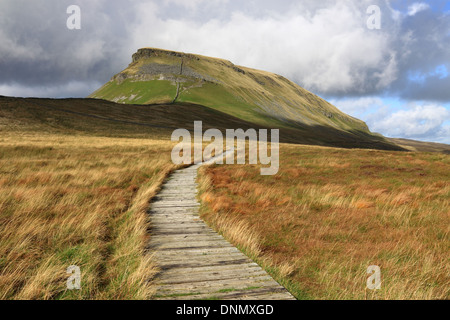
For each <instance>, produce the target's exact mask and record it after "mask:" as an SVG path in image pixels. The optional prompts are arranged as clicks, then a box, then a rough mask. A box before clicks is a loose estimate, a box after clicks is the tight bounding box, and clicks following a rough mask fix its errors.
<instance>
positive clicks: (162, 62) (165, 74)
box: [112, 48, 231, 84]
mask: <svg viewBox="0 0 450 320" xmlns="http://www.w3.org/2000/svg"><path fill="white" fill-rule="evenodd" d="M204 58H205V59H207V57H204ZM200 60H201V57H200V56H197V55H193V54H188V53H183V52H176V51H169V50H162V49H154V48H143V49H139V50H138V51H137V52H136V53H134V54H133V56H132V62H131V64H130V65H129V66H128V68H127V69H126V70H124V71H123V72H121V73H119V74H117V75H115V76H114V77H113V78H112V80H113V81H116V82H118V83H119V84H120V83H121V82H123V81H124V80H126V79H132V80H137V81H149V80H156V79H157V80H169V81H172V82H186V81H188V80H189V79H191V80H192V79H195V80H200V81H208V82H215V83H220V81H218V80H217V79H214V78H213V77H210V76H208V75H207V74H201V73H198V72H196V71H195V70H193V69H192V68H190V67H189V66H187V65H186V64H187V62H188V61H200ZM224 61H225V60H224ZM229 63H230V64H231V62H229Z"/></svg>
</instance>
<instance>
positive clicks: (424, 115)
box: [369, 105, 450, 143]
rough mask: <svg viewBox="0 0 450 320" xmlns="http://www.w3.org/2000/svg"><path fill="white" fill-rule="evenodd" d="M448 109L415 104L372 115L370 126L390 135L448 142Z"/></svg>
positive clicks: (449, 141) (449, 138)
mask: <svg viewBox="0 0 450 320" xmlns="http://www.w3.org/2000/svg"><path fill="white" fill-rule="evenodd" d="M448 120H450V111H449V110H447V109H446V108H445V107H443V106H439V105H415V106H413V107H412V108H411V109H406V110H399V111H396V112H392V113H389V114H384V115H382V114H381V113H380V114H378V115H377V116H375V117H372V119H371V121H370V122H369V125H370V128H371V129H372V130H374V131H377V132H381V133H383V134H385V135H387V136H390V137H404V138H413V139H425V140H430V141H433V140H434V141H442V142H446V143H450V126H449V125H446V124H445V122H446V121H448Z"/></svg>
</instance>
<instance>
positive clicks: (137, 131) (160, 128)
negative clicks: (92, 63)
mask: <svg viewBox="0 0 450 320" xmlns="http://www.w3.org/2000/svg"><path fill="white" fill-rule="evenodd" d="M196 120H200V121H202V122H203V129H204V130H206V129H209V128H217V129H219V130H221V131H222V132H225V129H237V128H242V129H244V130H246V129H248V128H255V129H259V128H271V127H276V126H275V125H273V126H270V127H267V126H262V125H259V124H255V123H252V122H249V121H245V120H243V119H240V118H237V117H234V116H231V115H229V114H227V113H223V112H221V111H219V110H215V109H211V108H207V107H204V106H201V105H196V104H191V103H186V102H184V103H181V102H177V103H175V104H160V105H125V106H124V105H123V104H118V103H114V102H110V101H105V100H99V99H35V98H11V97H0V132H1V131H2V130H7V131H9V130H13V129H14V128H20V129H21V130H23V129H24V128H26V129H27V130H29V131H30V130H32V131H35V132H40V133H41V132H43V131H51V132H57V133H61V134H83V135H86V134H89V135H93V134H94V135H96V136H108V137H136V138H162V139H170V136H171V133H172V132H173V130H174V129H177V128H186V129H188V130H192V129H193V125H194V121H196ZM280 141H282V142H287V143H296V144H309V145H326V146H335V147H345V148H371V149H389V150H401V148H400V147H398V146H396V145H395V144H393V143H388V142H386V141H385V139H384V138H382V137H377V136H372V135H370V134H369V133H366V132H362V131H358V132H347V131H342V130H338V129H336V128H333V127H330V126H320V125H316V126H306V125H303V126H298V127H297V128H293V127H287V128H285V127H282V128H281V129H280Z"/></svg>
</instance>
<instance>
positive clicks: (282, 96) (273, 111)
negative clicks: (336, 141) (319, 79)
mask: <svg viewBox="0 0 450 320" xmlns="http://www.w3.org/2000/svg"><path fill="white" fill-rule="evenodd" d="M90 97H93V98H102V99H106V100H111V101H114V102H119V103H130V104H155V103H174V102H189V103H195V104H200V105H203V106H206V107H209V108H213V109H217V110H220V111H222V112H225V113H228V114H230V115H232V116H235V117H238V118H241V119H244V120H246V121H252V122H255V123H257V124H260V125H266V126H272V127H273V126H276V127H305V126H309V127H310V126H328V127H333V128H334V129H338V130H342V131H346V132H353V131H359V132H363V133H364V134H371V133H370V132H369V130H368V128H367V126H366V124H365V123H364V122H362V121H361V120H358V119H356V118H353V117H351V116H349V115H347V114H345V113H343V112H341V111H340V110H338V109H337V108H336V107H334V106H333V105H331V104H330V103H328V102H327V101H325V100H323V99H322V98H320V97H318V96H316V95H315V94H313V93H311V92H309V91H307V90H305V89H303V88H302V87H300V86H299V85H297V84H295V83H293V82H291V81H289V80H288V79H286V78H284V77H282V76H280V75H277V74H274V73H270V72H267V71H262V70H256V69H251V68H246V67H242V66H236V65H234V64H233V63H232V62H230V61H228V60H224V59H219V58H212V57H206V56H201V55H197V54H192V53H184V52H177V51H171V50H164V49H158V48H141V49H139V50H138V51H137V52H136V53H134V54H133V56H132V62H131V63H130V65H129V66H128V67H127V68H126V69H125V70H123V71H122V72H120V73H119V74H117V75H115V76H114V77H113V78H112V79H111V81H109V82H108V83H106V84H105V85H104V86H103V87H102V88H100V89H99V90H97V91H96V92H94V93H93V94H92V95H91V96H90Z"/></svg>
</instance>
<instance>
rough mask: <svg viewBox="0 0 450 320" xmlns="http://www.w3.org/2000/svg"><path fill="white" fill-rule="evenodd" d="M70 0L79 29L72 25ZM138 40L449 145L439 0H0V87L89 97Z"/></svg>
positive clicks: (447, 14)
mask: <svg viewBox="0 0 450 320" xmlns="http://www.w3.org/2000/svg"><path fill="white" fill-rule="evenodd" d="M70 5H78V6H79V7H80V9H81V30H69V29H68V28H67V25H66V21H67V19H68V18H69V14H67V12H66V11H67V8H68V7H69V6H70ZM373 5H376V6H378V7H379V8H380V10H381V11H380V28H379V29H378V28H375V29H374V28H369V27H368V20H369V25H371V22H376V21H377V20H373V18H374V17H375V16H373V13H374V12H373V11H369V12H368V8H369V7H370V6H373ZM141 47H158V48H164V49H171V50H177V51H184V52H191V53H198V54H203V55H208V56H215V57H220V58H224V59H228V60H230V61H232V62H233V63H235V64H238V65H244V66H248V67H253V68H258V69H263V70H267V71H271V72H275V73H278V74H281V75H283V76H285V77H287V78H289V79H291V80H293V81H295V82H296V83H298V84H299V85H301V86H303V87H305V88H306V89H308V90H310V91H312V92H314V93H316V94H318V95H320V96H322V97H323V98H325V99H327V100H329V101H330V102H332V103H333V104H335V105H336V106H337V107H338V108H340V109H341V110H343V111H344V112H346V113H348V114H351V115H353V116H356V117H358V118H360V119H362V120H364V121H366V122H367V124H368V125H369V127H370V129H371V130H372V131H375V132H380V133H382V134H384V135H386V136H390V137H403V138H411V139H417V140H424V141H436V142H445V143H450V76H449V70H450V1H441V0H435V1H420V0H419V1H408V0H367V1H366V0H362V1H357V0H354V1H353V0H322V1H315V0H297V1H292V0H291V1H287V0H276V1H273V0H248V1H242V0H160V1H158V0H0V95H8V96H36V97H85V96H87V95H88V94H90V93H91V92H93V91H94V90H96V89H97V88H98V87H100V86H101V85H102V84H103V83H105V82H106V81H108V80H109V79H110V78H111V76H113V75H114V74H116V73H118V72H119V71H121V70H123V69H124V68H125V67H126V66H127V65H128V64H129V63H130V61H131V55H132V54H133V53H134V52H135V51H136V50H137V49H138V48H141Z"/></svg>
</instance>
